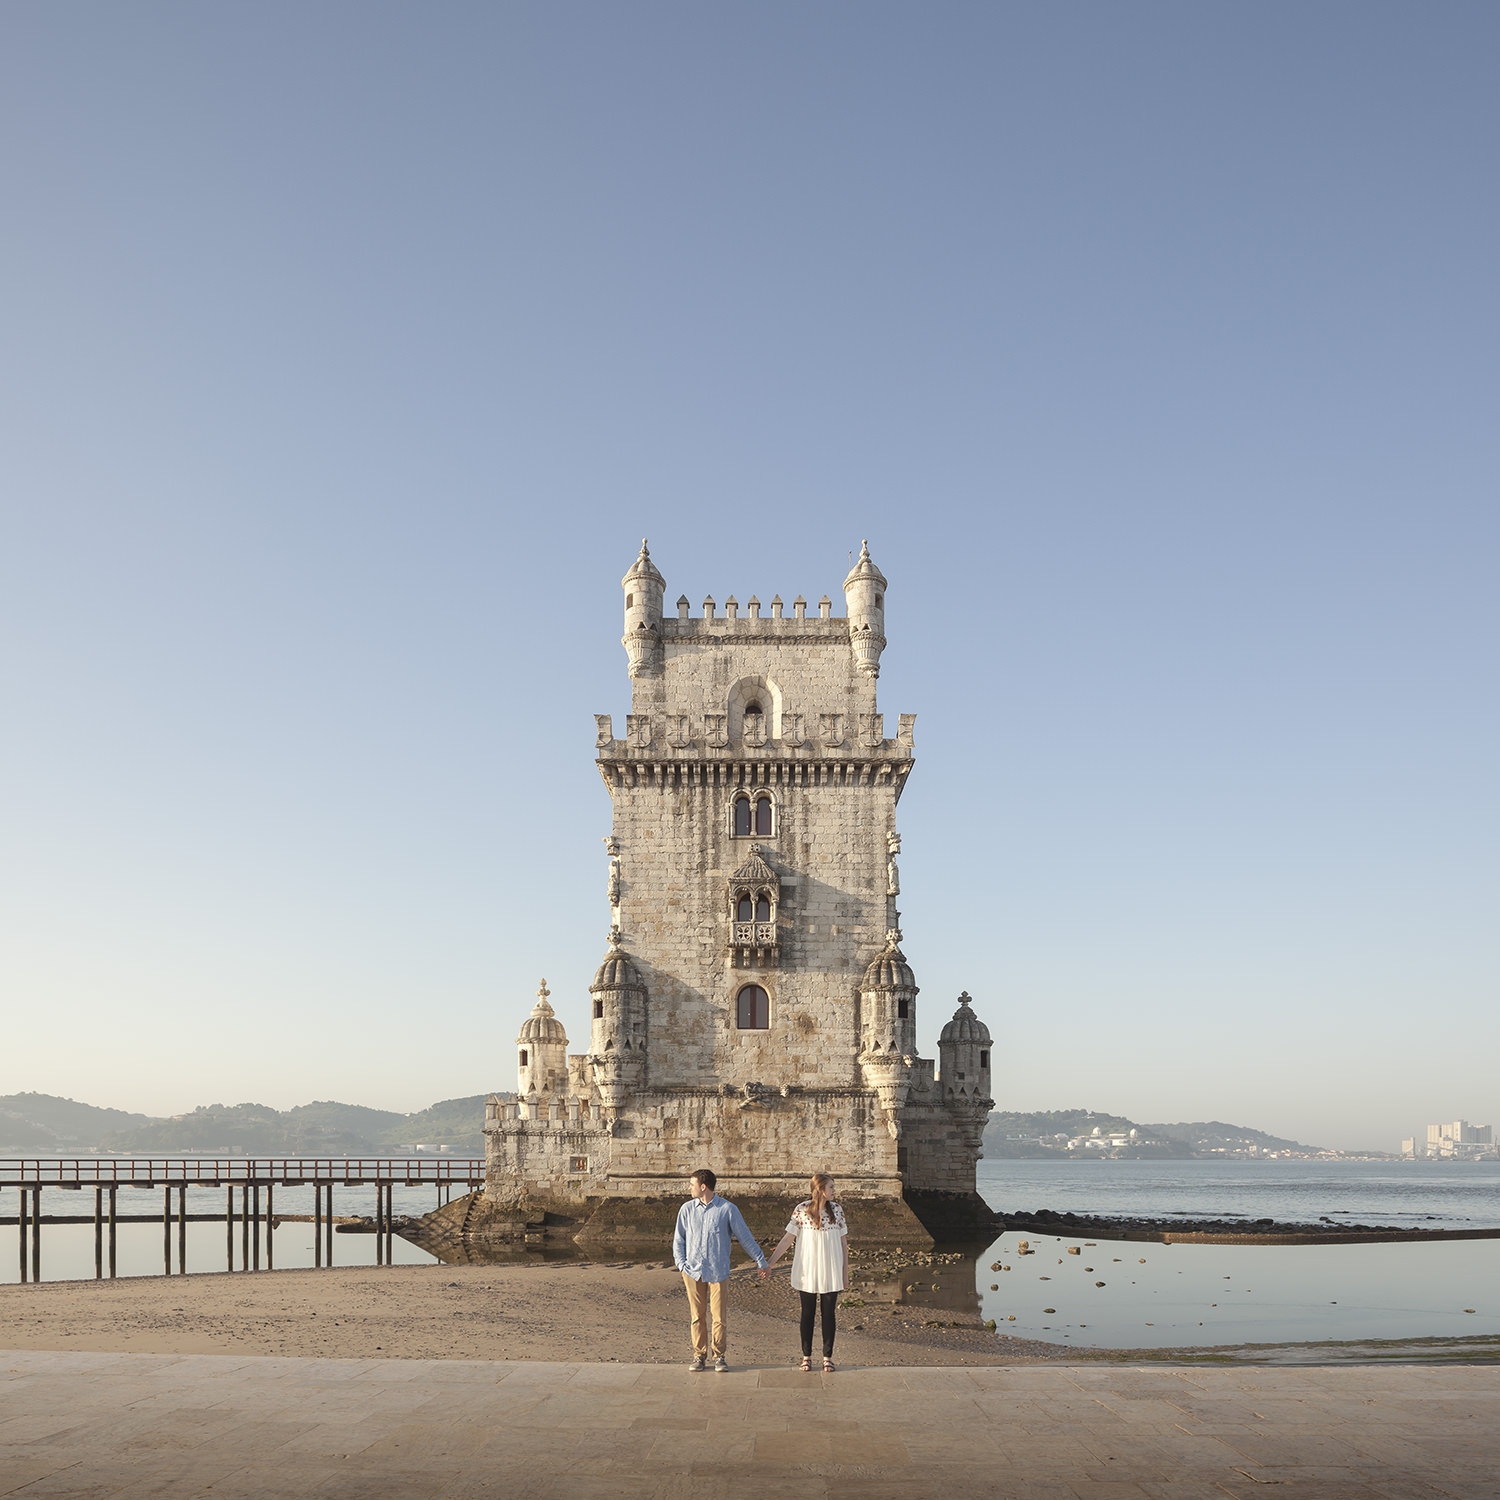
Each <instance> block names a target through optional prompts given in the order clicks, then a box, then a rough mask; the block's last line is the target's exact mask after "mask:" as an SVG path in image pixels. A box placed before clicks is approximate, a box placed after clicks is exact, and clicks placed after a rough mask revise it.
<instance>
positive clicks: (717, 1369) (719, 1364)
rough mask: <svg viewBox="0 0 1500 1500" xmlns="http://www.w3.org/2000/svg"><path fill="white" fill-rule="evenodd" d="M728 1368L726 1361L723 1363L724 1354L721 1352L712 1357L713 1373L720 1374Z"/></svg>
mask: <svg viewBox="0 0 1500 1500" xmlns="http://www.w3.org/2000/svg"><path fill="white" fill-rule="evenodd" d="M728 1368H729V1366H728V1364H727V1363H725V1360H724V1356H723V1355H722V1354H719V1355H716V1356H715V1357H714V1374H715V1375H722V1374H723V1373H724V1372H725V1370H727V1369H728Z"/></svg>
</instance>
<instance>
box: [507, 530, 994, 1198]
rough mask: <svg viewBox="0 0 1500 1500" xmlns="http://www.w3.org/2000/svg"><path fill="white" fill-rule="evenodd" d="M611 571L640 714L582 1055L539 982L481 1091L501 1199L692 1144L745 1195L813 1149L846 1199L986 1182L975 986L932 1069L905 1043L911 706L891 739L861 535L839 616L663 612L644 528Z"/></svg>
mask: <svg viewBox="0 0 1500 1500" xmlns="http://www.w3.org/2000/svg"><path fill="white" fill-rule="evenodd" d="M622 586H623V590H624V595H625V634H624V637H623V642H622V643H623V645H624V646H625V650H626V657H627V661H628V665H629V671H630V678H631V711H630V713H629V714H628V716H627V718H626V722H625V726H624V734H623V735H621V736H617V735H616V733H615V730H614V725H613V722H612V720H611V717H610V716H609V715H600V716H598V717H597V720H596V723H597V738H596V744H597V760H598V767H599V773H600V775H601V777H602V778H603V781H604V785H605V787H606V789H607V790H608V792H609V796H610V799H611V802H612V803H613V813H614V817H613V824H612V827H611V831H610V834H609V836H608V837H606V838H605V840H604V847H605V854H606V857H607V860H608V872H607V894H608V900H609V909H610V933H609V948H608V952H607V953H606V956H605V959H604V962H603V963H602V964H601V966H600V969H599V971H598V974H597V975H596V977H595V980H594V983H593V985H592V986H591V994H590V999H589V1005H590V1011H591V1015H590V1021H589V1032H588V1051H587V1052H586V1053H581V1054H573V1055H571V1056H566V1046H567V1041H566V1037H565V1036H562V1035H561V1032H562V1022H561V1021H559V1020H558V1019H556V1018H554V1016H553V1012H552V1008H551V1006H550V1005H549V1004H548V1001H547V997H546V992H545V983H544V985H543V993H542V994H541V997H540V998H539V1001H538V1006H537V1010H536V1011H535V1012H534V1013H533V1016H532V1018H531V1019H530V1020H528V1021H527V1023H526V1025H525V1027H523V1029H522V1034H521V1036H520V1037H519V1038H518V1039H517V1044H516V1045H517V1048H518V1056H517V1064H518V1083H519V1093H520V1102H519V1103H517V1104H505V1103H502V1102H500V1101H499V1100H498V1099H492V1100H491V1101H490V1104H489V1107H488V1111H487V1116H488V1117H487V1122H486V1126H485V1129H486V1140H487V1152H488V1174H487V1185H486V1195H487V1197H488V1198H489V1199H490V1200H491V1201H492V1202H494V1203H497V1204H503V1203H506V1202H517V1201H520V1200H523V1199H526V1200H532V1201H536V1200H542V1201H545V1202H548V1203H552V1204H556V1205H559V1206H562V1205H569V1204H576V1205H578V1206H582V1205H584V1204H586V1203H589V1202H596V1201H598V1200H600V1199H604V1198H610V1197H619V1196H623V1195H661V1194H673V1193H676V1192H678V1191H679V1189H680V1186H681V1182H682V1179H683V1178H684V1177H685V1176H686V1175H687V1173H688V1172H689V1171H691V1170H692V1169H693V1168H694V1167H696V1166H711V1167H713V1168H714V1170H715V1171H716V1172H718V1173H719V1176H720V1185H721V1189H722V1190H724V1191H726V1192H728V1193H729V1194H730V1195H731V1196H733V1195H734V1193H735V1192H739V1193H744V1194H780V1195H785V1194H789V1193H799V1192H800V1191H801V1185H802V1184H803V1183H804V1182H805V1180H806V1178H807V1175H808V1173H809V1172H812V1171H827V1172H831V1173H833V1174H834V1175H835V1176H836V1177H837V1178H838V1179H839V1182H840V1185H841V1189H842V1191H843V1192H844V1193H845V1194H846V1195H849V1196H866V1197H901V1196H902V1195H903V1194H905V1195H906V1196H907V1197H908V1199H910V1198H911V1196H912V1194H913V1193H916V1192H922V1191H936V1192H946V1193H965V1194H972V1193H973V1191H974V1181H975V1179H974V1166H975V1162H976V1161H977V1159H978V1156H979V1142H980V1135H981V1132H982V1130H983V1127H984V1123H985V1120H986V1118H987V1116H988V1113H989V1110H990V1107H991V1103H992V1101H991V1098H990V1078H991V1073H992V1070H991V1060H990V1038H989V1033H988V1031H987V1030H986V1029H985V1027H984V1025H983V1023H982V1022H980V1021H978V1020H977V1019H976V1017H975V1016H974V1013H973V1011H972V1009H970V1007H969V1002H968V997H967V996H964V997H963V999H962V1001H961V1003H960V1006H959V1010H958V1012H957V1014H956V1015H955V1017H954V1019H953V1020H952V1021H951V1022H949V1024H948V1026H947V1027H946V1028H945V1029H944V1032H943V1038H942V1041H941V1042H940V1044H939V1053H940V1061H941V1075H940V1076H939V1075H938V1074H937V1073H936V1072H935V1070H934V1066H933V1063H932V1062H931V1061H930V1060H927V1059H923V1058H921V1057H919V1056H918V1055H917V1052H916V1002H917V986H916V984H915V982H914V980H913V977H912V973H911V970H910V968H909V967H908V966H907V964H906V960H905V958H904V957H903V956H902V954H901V950H900V946H899V944H900V938H901V934H900V913H899V912H898V911H897V909H896V900H897V897H898V895H899V893H900V877H899V871H898V868H897V856H898V855H899V852H900V848H901V840H900V835H899V834H898V833H897V832H896V824H895V819H896V806H897V803H898V802H899V801H900V798H901V793H902V790H903V788H904V787H905V785H906V781H907V778H908V777H909V776H910V774H911V770H912V764H913V749H912V738H913V736H912V727H913V723H914V716H912V715H907V714H902V715H900V716H899V717H898V719H897V721H896V733H895V734H894V735H893V736H888V735H887V734H886V732H885V720H884V715H883V714H882V713H881V712H880V710H879V708H878V706H877V703H876V684H877V680H878V678H879V673H880V657H881V652H882V651H883V649H884V647H885V644H886V639H885V594H886V580H885V578H884V577H883V575H882V574H881V573H880V570H879V569H878V568H877V567H876V566H875V564H874V563H873V562H872V561H871V559H870V556H869V550H868V547H865V548H863V549H862V550H861V554H860V558H859V561H858V562H857V563H856V564H855V566H854V568H853V570H852V571H851V572H850V574H849V576H848V578H847V579H846V580H845V582H844V594H845V599H846V603H847V615H846V617H845V618H842V619H838V618H834V617H833V615H832V607H831V604H830V602H829V600H828V599H827V597H826V596H825V597H824V598H823V599H822V600H820V601H819V604H818V605H817V606H815V612H813V613H812V614H811V615H809V612H808V608H807V606H806V604H805V602H804V601H803V600H802V599H801V598H798V599H797V600H796V601H794V603H793V605H792V607H791V612H790V614H788V613H787V611H786V608H785V606H784V605H783V603H782V600H781V599H780V598H779V597H777V598H775V599H772V600H771V601H770V606H769V613H768V614H765V613H763V612H762V611H763V608H764V606H762V605H761V603H760V601H759V600H758V599H756V598H755V597H754V596H751V598H750V599H749V600H748V601H747V603H746V604H745V605H743V606H742V605H741V604H740V603H739V602H738V601H737V600H736V599H734V598H733V597H732V596H731V597H730V598H729V599H727V600H726V601H725V602H724V605H723V607H722V609H723V612H722V613H720V606H719V605H718V604H717V603H716V601H714V600H712V599H708V600H705V601H704V605H703V612H702V614H701V615H699V616H697V617H694V616H692V615H690V606H689V604H688V601H687V599H686V597H683V598H680V599H679V600H678V601H677V606H676V614H675V617H673V616H668V615H665V614H664V612H663V595H664V592H665V586H664V583H663V580H662V577H661V575H660V573H658V572H657V570H656V567H655V565H654V564H653V563H652V561H651V558H650V554H649V552H648V551H647V549H646V547H645V545H644V544H642V547H641V554H640V557H639V558H637V560H636V562H635V564H634V565H633V566H632V567H631V569H630V571H629V572H628V573H627V574H626V575H625V578H624V579H623V581H622ZM737 804H738V805H737ZM752 987H753V988H752ZM573 1034H574V1036H581V1035H582V1028H581V1026H580V1027H577V1028H576V1029H575V1030H574V1033H573ZM564 1057H565V1058H566V1060H565V1065H564V1062H563V1059H564Z"/></svg>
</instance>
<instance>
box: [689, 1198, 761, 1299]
mask: <svg viewBox="0 0 1500 1500" xmlns="http://www.w3.org/2000/svg"><path fill="white" fill-rule="evenodd" d="M731 1234H733V1235H734V1237H735V1239H737V1240H738V1241H739V1242H740V1244H742V1245H743V1246H744V1247H745V1250H746V1252H747V1253H748V1254H749V1255H751V1256H753V1257H754V1258H755V1264H756V1265H758V1266H759V1267H760V1268H761V1269H762V1270H764V1269H765V1265H766V1257H765V1256H764V1255H763V1254H762V1253H761V1248H760V1246H759V1245H758V1244H757V1243H756V1241H755V1236H754V1235H753V1234H751V1233H750V1230H749V1229H748V1228H747V1227H746V1224H745V1220H744V1217H743V1216H742V1215H741V1213H740V1211H739V1209H737V1208H736V1207H735V1206H734V1204H732V1203H730V1202H728V1201H727V1200H726V1199H724V1198H719V1197H715V1198H712V1199H710V1200H709V1202H707V1203H703V1202H700V1201H699V1200H698V1199H697V1198H689V1199H688V1201H687V1202H686V1203H684V1204H683V1205H682V1207H681V1208H679V1209H678V1210H677V1232H676V1233H675V1234H674V1235H673V1236H672V1259H673V1260H674V1261H676V1263H677V1269H678V1270H679V1271H686V1272H687V1273H688V1275H689V1276H691V1277H692V1278H693V1279H694V1280H695V1281H727V1280H728V1279H729V1250H730V1245H729V1236H730V1235H731Z"/></svg>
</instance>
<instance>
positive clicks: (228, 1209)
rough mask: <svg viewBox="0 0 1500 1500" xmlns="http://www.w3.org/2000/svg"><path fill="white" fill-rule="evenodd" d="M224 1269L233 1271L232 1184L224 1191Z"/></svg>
mask: <svg viewBox="0 0 1500 1500" xmlns="http://www.w3.org/2000/svg"><path fill="white" fill-rule="evenodd" d="M224 1269H225V1270H226V1271H232V1270H234V1184H233V1183H232V1182H231V1183H230V1184H229V1186H228V1187H226V1188H225V1189H224Z"/></svg>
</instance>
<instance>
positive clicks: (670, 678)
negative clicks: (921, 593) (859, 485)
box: [599, 542, 911, 758]
mask: <svg viewBox="0 0 1500 1500" xmlns="http://www.w3.org/2000/svg"><path fill="white" fill-rule="evenodd" d="M843 587H844V599H845V606H846V611H847V612H846V614H845V615H843V616H842V617H835V616H834V614H833V602H832V600H830V599H829V597H828V595H827V594H824V595H823V596H822V598H820V599H819V600H818V601H817V603H816V604H815V605H811V606H809V604H808V602H807V600H806V599H804V598H803V597H802V596H801V595H800V594H799V595H798V596H797V597H796V598H795V599H793V600H792V601H791V604H790V606H788V605H787V604H786V603H785V601H784V600H783V599H782V598H781V596H780V595H779V594H777V595H775V596H773V597H772V598H771V600H770V601H769V604H763V603H762V601H761V600H760V599H759V598H758V597H757V596H756V595H754V594H751V595H750V596H749V597H748V599H746V600H745V602H744V603H743V604H742V603H741V602H740V601H739V600H738V599H737V598H736V597H735V596H734V595H733V594H731V595H729V596H728V598H726V599H725V600H724V601H723V602H722V604H721V603H720V602H719V601H718V600H716V599H714V598H713V597H712V596H710V597H708V598H706V599H704V601H703V604H702V613H701V614H699V615H696V616H695V615H694V614H693V613H692V605H691V604H690V603H689V601H688V598H687V596H686V595H685V594H684V595H682V596H681V597H680V598H679V599H678V600H677V606H676V608H677V613H676V616H675V618H674V617H671V616H664V614H663V597H664V594H665V592H666V582H665V580H664V579H663V577H662V575H661V573H660V572H659V571H658V570H657V568H656V565H655V564H654V563H653V562H652V561H651V554H650V550H649V548H648V547H647V545H646V544H645V543H644V542H643V543H642V544H641V552H640V556H639V557H638V558H637V559H636V560H635V562H634V564H633V565H632V566H631V569H630V571H629V572H628V573H627V574H626V575H625V577H624V578H623V579H622V580H621V588H622V590H623V592H624V595H625V634H624V636H623V637H622V644H623V645H624V647H625V652H626V656H627V658H628V660H629V664H630V677H631V713H630V716H629V718H630V726H629V729H628V730H627V736H626V740H625V741H623V742H621V741H616V740H614V737H613V731H612V730H611V729H608V728H606V725H607V723H608V720H607V717H605V716H601V718H600V725H599V729H600V733H599V748H600V751H601V753H603V754H604V755H605V756H606V757H608V755H609V753H610V752H611V751H616V750H619V749H633V750H636V751H638V752H639V751H646V750H651V749H655V750H658V751H663V750H665V751H667V752H668V753H671V752H673V751H676V752H678V753H681V752H684V751H689V752H690V751H692V750H693V749H699V748H701V749H705V750H710V751H712V750H713V749H716V748H717V749H725V748H728V747H730V746H733V747H735V748H736V749H738V750H740V751H741V752H743V751H745V750H757V751H764V752H766V753H773V754H774V753H776V752H777V751H781V752H795V751H801V752H802V753H803V754H808V753H811V754H814V755H817V754H819V753H820V752H822V753H827V752H842V753H843V754H846V755H847V754H850V753H854V754H858V753H859V752H860V751H863V752H864V753H866V754H868V753H869V752H870V751H872V750H874V751H876V752H877V753H878V752H879V751H880V750H881V749H882V748H884V749H885V750H886V751H887V753H889V752H895V753H896V754H897V755H898V756H902V758H909V756H910V745H911V718H910V716H906V715H903V716H902V724H901V733H900V735H899V736H898V737H897V740H896V741H887V740H885V736H884V732H883V729H882V727H881V725H880V720H881V717H882V716H881V715H879V714H878V713H877V712H876V690H875V687H876V679H877V678H878V677H879V675H880V653H881V651H882V650H883V649H884V647H885V592H886V579H885V575H884V574H882V573H881V571H880V569H879V568H878V567H876V566H875V563H874V561H873V560H872V559H871V557H870V549H869V544H868V543H865V544H863V545H862V546H861V549H860V555H859V560H858V561H857V562H856V563H855V564H854V566H853V567H852V568H851V569H850V572H849V575H848V577H847V578H845V580H844V585H843ZM903 751H904V755H903Z"/></svg>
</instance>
